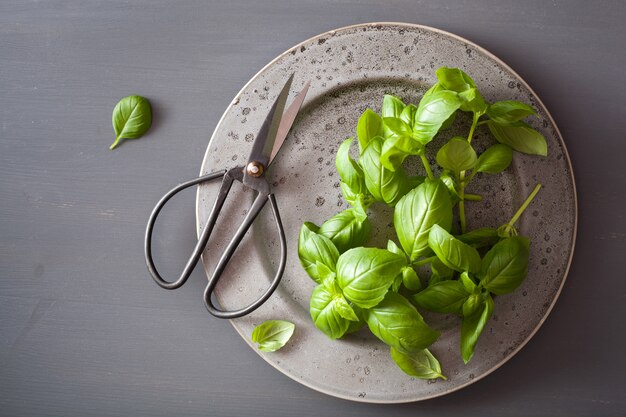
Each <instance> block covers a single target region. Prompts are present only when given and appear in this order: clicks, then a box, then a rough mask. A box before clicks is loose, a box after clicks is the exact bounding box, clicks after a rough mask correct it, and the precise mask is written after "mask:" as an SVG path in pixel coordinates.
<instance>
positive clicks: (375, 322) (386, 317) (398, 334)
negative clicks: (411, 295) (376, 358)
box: [364, 292, 439, 353]
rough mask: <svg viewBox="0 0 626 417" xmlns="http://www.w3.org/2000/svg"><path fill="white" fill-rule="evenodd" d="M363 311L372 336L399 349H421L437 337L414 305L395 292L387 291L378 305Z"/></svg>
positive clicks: (436, 333)
mask: <svg viewBox="0 0 626 417" xmlns="http://www.w3.org/2000/svg"><path fill="white" fill-rule="evenodd" d="M364 314H365V321H366V322H367V325H368V327H369V328H370V330H371V332H372V333H374V336H376V337H377V338H379V339H380V340H382V341H383V342H385V343H386V344H388V345H389V346H391V347H393V348H395V349H397V350H399V351H401V352H405V353H408V352H416V351H418V350H421V349H425V348H426V347H428V346H430V345H431V344H432V343H433V342H434V341H435V340H437V338H438V337H439V332H437V331H435V330H433V329H431V328H430V327H429V326H428V325H427V324H426V323H425V322H424V319H423V318H422V316H421V315H420V313H418V312H417V310H416V309H415V307H413V306H412V305H411V303H409V301H408V300H407V299H406V298H404V297H403V296H401V295H400V294H397V293H395V292H388V293H387V295H386V296H385V298H384V300H383V301H381V302H380V304H378V305H377V306H375V307H372V308H370V309H367V310H364Z"/></svg>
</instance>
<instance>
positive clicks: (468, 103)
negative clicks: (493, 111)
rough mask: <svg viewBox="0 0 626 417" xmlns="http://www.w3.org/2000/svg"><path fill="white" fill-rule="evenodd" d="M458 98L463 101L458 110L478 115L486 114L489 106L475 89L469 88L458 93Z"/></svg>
mask: <svg viewBox="0 0 626 417" xmlns="http://www.w3.org/2000/svg"><path fill="white" fill-rule="evenodd" d="M459 97H460V98H462V99H463V101H464V102H463V104H461V107H460V109H461V110H462V111H468V112H473V113H476V114H478V115H479V116H480V115H483V114H485V112H487V107H488V106H489V105H488V104H487V102H485V99H484V98H483V96H482V95H481V94H480V93H479V92H478V89H476V88H470V89H469V90H466V91H463V92H462V93H459Z"/></svg>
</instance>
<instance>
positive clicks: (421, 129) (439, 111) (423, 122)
mask: <svg viewBox="0 0 626 417" xmlns="http://www.w3.org/2000/svg"><path fill="white" fill-rule="evenodd" d="M461 104H463V99H461V98H460V97H459V95H458V94H457V93H455V92H454V91H449V90H441V91H437V92H435V93H432V94H429V95H428V96H426V95H424V97H423V98H422V100H421V101H420V103H419V105H418V106H417V112H416V114H415V121H414V124H413V138H415V139H416V140H417V141H418V142H420V143H422V144H423V145H426V144H427V143H428V142H430V141H431V140H432V139H433V138H434V137H435V135H436V134H437V132H439V129H440V128H441V125H442V124H443V123H444V122H445V121H446V120H448V118H449V117H450V116H451V115H452V114H453V113H454V112H456V111H457V110H458V109H459V107H460V106H461Z"/></svg>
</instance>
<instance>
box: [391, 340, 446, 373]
mask: <svg viewBox="0 0 626 417" xmlns="http://www.w3.org/2000/svg"><path fill="white" fill-rule="evenodd" d="M391 358H392V359H393V361H394V362H395V363H396V365H398V367H399V368H400V369H402V371H403V372H404V373H405V374H407V375H410V376H413V377H415V378H419V379H437V378H441V379H443V380H446V377H445V376H443V374H442V373H441V364H440V363H439V361H438V360H437V358H435V357H434V356H433V354H432V353H430V351H429V350H428V349H422V350H418V351H416V352H413V353H403V352H400V351H399V350H396V349H394V348H393V347H392V348H391Z"/></svg>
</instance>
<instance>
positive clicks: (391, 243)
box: [387, 240, 405, 256]
mask: <svg viewBox="0 0 626 417" xmlns="http://www.w3.org/2000/svg"><path fill="white" fill-rule="evenodd" d="M387 250H388V251H389V252H393V253H396V254H398V255H402V256H405V255H404V251H403V250H402V249H400V248H399V247H398V245H396V242H394V241H393V240H388V241H387Z"/></svg>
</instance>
